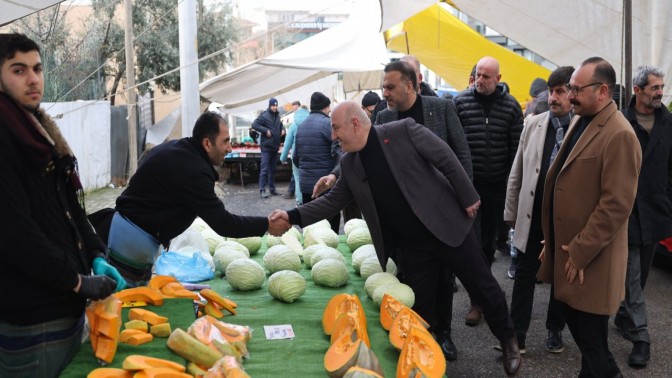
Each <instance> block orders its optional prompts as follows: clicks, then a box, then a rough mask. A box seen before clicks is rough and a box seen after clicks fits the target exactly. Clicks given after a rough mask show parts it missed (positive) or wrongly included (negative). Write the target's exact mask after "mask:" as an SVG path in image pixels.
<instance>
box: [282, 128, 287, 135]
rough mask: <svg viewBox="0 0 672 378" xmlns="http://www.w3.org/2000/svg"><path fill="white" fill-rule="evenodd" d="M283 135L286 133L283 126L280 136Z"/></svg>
mask: <svg viewBox="0 0 672 378" xmlns="http://www.w3.org/2000/svg"><path fill="white" fill-rule="evenodd" d="M283 135H287V130H285V128H283V129H282V131H281V132H280V136H283Z"/></svg>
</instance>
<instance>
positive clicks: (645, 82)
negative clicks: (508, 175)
mask: <svg viewBox="0 0 672 378" xmlns="http://www.w3.org/2000/svg"><path fill="white" fill-rule="evenodd" d="M664 78H665V74H664V73H663V72H662V71H661V70H660V69H658V68H656V67H652V66H641V67H639V68H638V69H637V71H636V72H635V74H634V75H633V89H634V91H635V95H634V96H633V97H632V100H631V101H630V106H629V107H628V108H627V109H626V110H624V111H623V114H624V115H625V117H626V118H627V119H628V121H630V124H631V125H632V128H633V129H634V130H635V134H637V139H639V144H640V146H641V149H642V158H643V160H642V170H641V173H640V175H639V185H638V186H637V197H636V199H635V205H634V206H633V209H632V215H630V220H629V222H628V270H627V274H626V280H625V300H624V301H623V303H621V306H620V308H619V309H618V313H617V314H616V317H615V318H614V324H615V325H616V327H617V328H618V330H619V332H620V333H621V335H622V336H623V337H625V338H626V339H628V340H630V341H632V343H633V345H632V351H631V352H630V356H629V358H628V364H629V365H631V366H634V367H644V366H646V365H647V363H648V362H649V360H650V359H651V350H650V345H651V338H650V337H649V332H648V330H647V317H646V303H644V293H643V291H644V286H645V285H646V279H647V277H648V276H649V269H650V268H651V262H652V261H653V254H654V250H655V247H656V244H657V243H658V242H659V241H660V240H662V239H665V238H666V237H668V236H670V230H671V226H672V214H671V210H670V209H672V164H671V162H672V116H671V115H670V112H669V111H668V110H667V109H666V108H665V106H664V105H663V104H662V101H661V100H662V97H663V87H664V86H665V84H664Z"/></svg>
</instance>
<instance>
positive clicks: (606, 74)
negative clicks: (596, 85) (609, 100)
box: [581, 56, 616, 97]
mask: <svg viewBox="0 0 672 378" xmlns="http://www.w3.org/2000/svg"><path fill="white" fill-rule="evenodd" d="M586 64H594V65H595V72H594V73H593V80H594V81H595V82H600V83H605V84H607V88H608V92H607V94H608V95H609V97H611V96H613V95H614V88H615V87H616V71H614V67H612V66H611V64H609V62H607V61H606V60H604V58H600V57H599V56H594V57H592V58H588V59H586V60H584V61H583V63H581V65H582V66H585V65H586Z"/></svg>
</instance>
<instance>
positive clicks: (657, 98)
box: [653, 96, 663, 100]
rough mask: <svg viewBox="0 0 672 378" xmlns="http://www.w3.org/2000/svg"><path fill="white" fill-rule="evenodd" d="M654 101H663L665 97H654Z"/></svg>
mask: <svg viewBox="0 0 672 378" xmlns="http://www.w3.org/2000/svg"><path fill="white" fill-rule="evenodd" d="M653 99H654V100H662V99H663V96H653Z"/></svg>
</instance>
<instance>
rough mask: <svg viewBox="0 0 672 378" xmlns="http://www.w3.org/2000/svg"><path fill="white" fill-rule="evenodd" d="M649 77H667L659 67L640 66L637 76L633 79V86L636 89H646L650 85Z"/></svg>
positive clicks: (636, 72)
mask: <svg viewBox="0 0 672 378" xmlns="http://www.w3.org/2000/svg"><path fill="white" fill-rule="evenodd" d="M649 75H653V76H655V77H665V73H664V72H663V71H662V70H661V69H660V68H658V67H654V66H639V67H637V71H635V75H634V76H633V78H632V85H634V86H635V87H640V88H644V87H646V86H647V85H648V84H649Z"/></svg>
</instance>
